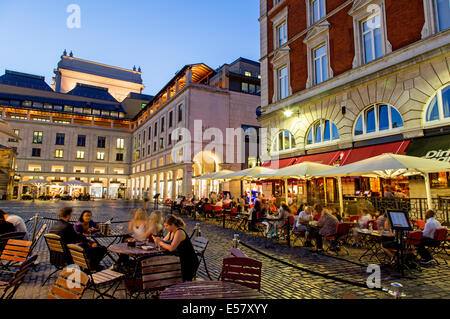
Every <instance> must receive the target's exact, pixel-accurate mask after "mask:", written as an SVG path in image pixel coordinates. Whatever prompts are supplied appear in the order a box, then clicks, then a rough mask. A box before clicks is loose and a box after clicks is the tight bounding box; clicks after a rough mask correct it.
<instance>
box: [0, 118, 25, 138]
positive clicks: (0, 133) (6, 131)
mask: <svg viewBox="0 0 450 319" xmlns="http://www.w3.org/2000/svg"><path fill="white" fill-rule="evenodd" d="M0 137H8V138H15V139H18V140H21V138H20V137H19V136H17V135H16V133H14V130H13V129H12V128H11V126H9V124H8V123H7V122H6V121H5V120H2V119H0Z"/></svg>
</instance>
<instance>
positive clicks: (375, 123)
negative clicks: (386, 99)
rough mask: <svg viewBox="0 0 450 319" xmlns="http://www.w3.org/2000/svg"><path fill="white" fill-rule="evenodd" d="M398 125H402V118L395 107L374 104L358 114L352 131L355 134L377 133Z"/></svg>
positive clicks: (398, 126) (395, 127)
mask: <svg viewBox="0 0 450 319" xmlns="http://www.w3.org/2000/svg"><path fill="white" fill-rule="evenodd" d="M400 127H403V119H402V117H401V115H400V113H399V112H398V111H397V110H396V109H395V107H393V106H390V105H387V104H374V105H371V106H369V107H368V108H366V109H365V110H364V111H363V112H362V113H361V114H360V115H359V117H358V119H357V120H356V124H355V129H354V131H353V133H354V135H355V136H360V135H365V134H377V133H383V132H385V131H388V130H393V129H397V128H400Z"/></svg>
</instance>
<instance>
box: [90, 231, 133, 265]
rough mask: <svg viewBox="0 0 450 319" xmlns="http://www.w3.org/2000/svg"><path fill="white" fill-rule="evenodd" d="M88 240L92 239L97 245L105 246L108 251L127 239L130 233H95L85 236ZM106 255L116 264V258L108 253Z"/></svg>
mask: <svg viewBox="0 0 450 319" xmlns="http://www.w3.org/2000/svg"><path fill="white" fill-rule="evenodd" d="M84 235H85V236H86V237H87V238H88V239H92V240H93V241H94V242H95V243H97V245H99V246H105V247H106V248H107V249H108V248H109V247H110V246H111V245H114V244H116V243H119V242H121V241H123V239H124V238H125V237H128V236H129V233H128V232H123V231H120V230H116V229H111V230H109V231H108V232H107V233H101V232H94V233H88V234H84ZM106 254H107V255H108V257H109V258H110V259H111V260H112V261H113V262H116V260H115V259H114V257H113V256H112V255H111V254H110V253H109V252H108V251H107V252H106Z"/></svg>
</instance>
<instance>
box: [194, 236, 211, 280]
mask: <svg viewBox="0 0 450 319" xmlns="http://www.w3.org/2000/svg"><path fill="white" fill-rule="evenodd" d="M191 242H192V246H194V250H195V253H196V254H197V257H199V260H198V265H197V269H196V270H195V276H197V270H198V268H199V267H200V264H201V263H202V261H203V265H204V266H205V270H206V274H207V275H208V278H209V279H210V280H212V278H211V276H210V274H209V271H208V267H206V260H205V251H206V247H208V242H209V241H208V239H206V238H205V237H193V238H192V239H191Z"/></svg>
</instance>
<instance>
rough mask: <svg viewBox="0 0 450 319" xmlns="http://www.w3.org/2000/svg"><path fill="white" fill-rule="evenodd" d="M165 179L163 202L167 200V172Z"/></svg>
mask: <svg viewBox="0 0 450 319" xmlns="http://www.w3.org/2000/svg"><path fill="white" fill-rule="evenodd" d="M163 179H164V191H163V196H162V198H163V200H166V199H167V181H168V179H167V172H164V177H163Z"/></svg>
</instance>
